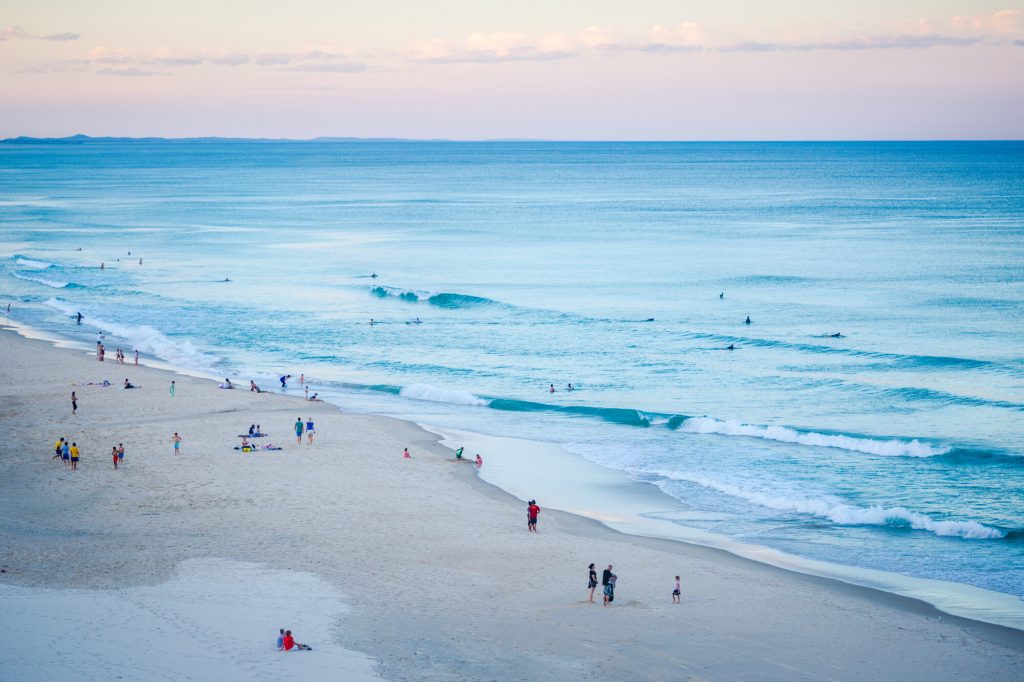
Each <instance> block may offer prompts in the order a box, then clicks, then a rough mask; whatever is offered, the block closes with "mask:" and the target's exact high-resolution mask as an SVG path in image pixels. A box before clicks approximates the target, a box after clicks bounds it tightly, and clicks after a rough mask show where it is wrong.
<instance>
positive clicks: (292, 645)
mask: <svg viewBox="0 0 1024 682" xmlns="http://www.w3.org/2000/svg"><path fill="white" fill-rule="evenodd" d="M281 648H282V649H284V650H285V651H292V650H295V651H311V650H312V647H309V646H306V645H305V644H299V643H298V642H296V641H295V638H294V637H292V631H291V630H285V631H284V639H282V640H281Z"/></svg>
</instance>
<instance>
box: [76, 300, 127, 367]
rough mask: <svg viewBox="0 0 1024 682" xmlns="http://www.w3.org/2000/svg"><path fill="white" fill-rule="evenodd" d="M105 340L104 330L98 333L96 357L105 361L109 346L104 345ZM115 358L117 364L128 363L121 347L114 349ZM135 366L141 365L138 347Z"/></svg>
mask: <svg viewBox="0 0 1024 682" xmlns="http://www.w3.org/2000/svg"><path fill="white" fill-rule="evenodd" d="M79 315H81V313H79ZM104 341H106V336H105V335H104V334H103V332H100V333H99V334H97V335H96V359H97V360H98V361H99V362H103V361H104V360H105V359H106V357H107V347H106V346H105V345H103V342H104ZM114 359H115V360H116V361H117V364H119V365H126V364H128V363H127V362H126V361H125V357H124V351H123V350H122V349H120V348H117V349H115V351H114ZM135 366H136V367H138V366H139V351H138V349H136V351H135Z"/></svg>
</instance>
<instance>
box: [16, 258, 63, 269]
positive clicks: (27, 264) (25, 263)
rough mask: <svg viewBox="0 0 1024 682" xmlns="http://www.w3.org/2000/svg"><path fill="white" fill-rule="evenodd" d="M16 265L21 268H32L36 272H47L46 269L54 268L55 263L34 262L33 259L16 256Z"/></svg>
mask: <svg viewBox="0 0 1024 682" xmlns="http://www.w3.org/2000/svg"><path fill="white" fill-rule="evenodd" d="M14 264H15V265H17V266H18V267H20V268H32V269H34V270H45V269H46V268H52V267H54V265H53V263H47V262H46V261H41V260H33V259H31V258H25V257H23V256H15V257H14Z"/></svg>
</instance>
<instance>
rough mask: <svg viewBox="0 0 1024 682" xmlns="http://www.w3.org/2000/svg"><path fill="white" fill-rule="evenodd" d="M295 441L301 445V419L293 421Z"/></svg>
mask: <svg viewBox="0 0 1024 682" xmlns="http://www.w3.org/2000/svg"><path fill="white" fill-rule="evenodd" d="M295 440H296V441H297V442H298V444H299V445H302V417H298V418H297V419H296V420H295Z"/></svg>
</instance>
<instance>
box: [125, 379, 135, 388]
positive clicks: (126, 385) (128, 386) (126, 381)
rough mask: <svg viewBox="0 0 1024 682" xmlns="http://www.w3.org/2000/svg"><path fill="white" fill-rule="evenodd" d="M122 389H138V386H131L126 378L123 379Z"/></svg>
mask: <svg viewBox="0 0 1024 682" xmlns="http://www.w3.org/2000/svg"><path fill="white" fill-rule="evenodd" d="M124 387H125V388H138V386H136V385H135V384H133V383H131V382H130V381H128V378H127V377H125V380H124Z"/></svg>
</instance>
